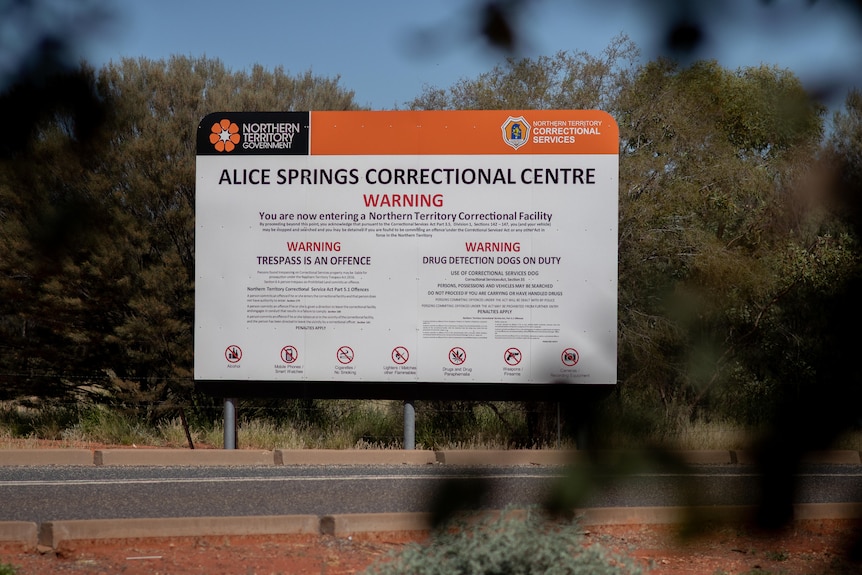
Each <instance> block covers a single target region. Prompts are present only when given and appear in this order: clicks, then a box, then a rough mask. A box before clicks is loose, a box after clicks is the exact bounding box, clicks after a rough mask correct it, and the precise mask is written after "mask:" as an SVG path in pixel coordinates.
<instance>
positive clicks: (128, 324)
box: [0, 57, 356, 415]
mask: <svg viewBox="0 0 862 575" xmlns="http://www.w3.org/2000/svg"><path fill="white" fill-rule="evenodd" d="M89 78H90V80H89V84H88V85H89V86H90V89H91V90H92V92H93V94H95V95H97V97H98V98H99V99H100V100H101V101H103V102H106V103H108V104H109V106H106V108H105V109H106V110H107V114H106V117H105V118H104V119H103V122H102V126H101V129H100V130H99V131H98V133H97V134H96V135H95V137H93V138H91V139H88V140H87V142H86V144H83V143H81V142H80V141H79V139H78V138H76V134H75V132H74V130H72V129H70V126H72V124H71V123H70V120H69V118H68V117H67V116H63V115H58V114H55V115H52V116H49V117H47V118H46V119H45V120H44V121H43V122H42V123H41V124H40V125H39V132H38V133H39V137H38V138H37V139H36V140H35V141H34V142H33V146H32V149H29V150H27V152H26V153H24V154H20V155H18V156H16V157H15V158H14V161H8V162H3V163H2V164H0V172H2V173H3V175H4V178H3V184H2V185H0V232H2V233H0V241H2V242H3V244H2V247H3V248H4V249H5V250H6V253H8V254H10V255H9V257H7V258H4V259H3V260H2V261H0V301H2V304H0V306H2V307H0V318H2V319H0V329H2V330H3V333H4V336H5V338H4V341H5V342H6V345H7V351H8V353H6V354H4V355H3V358H2V360H0V361H3V362H4V363H5V365H4V367H5V369H4V370H3V371H4V373H5V374H7V375H4V376H3V379H4V381H3V383H4V386H3V394H4V396H5V397H20V396H21V395H25V394H37V392H38V395H41V396H42V397H45V398H47V397H67V396H68V394H69V393H77V392H81V391H82V390H87V391H92V392H96V393H98V394H102V395H104V394H108V396H109V397H110V398H111V401H114V402H118V403H122V404H128V405H132V406H138V405H139V404H141V403H143V404H144V405H147V404H152V405H165V404H166V403H165V402H168V404H169V403H170V402H169V401H168V400H170V398H172V397H180V398H184V399H187V398H188V394H189V392H190V390H191V388H192V379H193V374H192V363H193V362H192V353H193V350H192V342H193V317H194V297H193V293H194V199H195V198H194V192H195V182H194V162H195V154H196V151H195V144H194V142H195V135H196V129H197V125H198V122H199V121H200V119H201V118H203V116H205V115H206V114H208V113H210V112H212V111H215V110H237V111H243V110H264V109H274V110H279V109H295V108H297V109H311V108H314V109H352V108H356V105H355V104H354V102H353V92H351V91H348V90H345V89H343V88H341V87H340V86H339V85H338V79H337V78H335V79H328V78H318V77H315V76H313V75H312V74H311V73H310V72H306V73H304V74H300V75H298V76H296V77H291V76H288V75H286V74H285V73H284V71H283V70H282V69H280V68H279V69H277V70H275V71H273V72H269V71H266V70H264V69H263V68H261V67H260V66H256V67H254V68H253V69H252V70H251V72H250V73H245V72H239V73H233V72H230V71H228V70H227V69H225V67H224V66H223V65H222V64H221V62H219V61H218V60H208V59H204V58H201V59H191V58H184V57H177V58H171V59H170V60H169V61H167V62H165V61H158V62H154V61H149V60H146V59H139V60H131V59H128V60H123V61H122V62H120V63H118V64H111V65H109V66H107V67H106V68H104V69H103V70H101V71H100V72H99V73H98V75H96V74H95V73H94V72H92V71H90V72H89ZM69 150H72V153H70V152H69ZM24 366H26V367H24ZM37 384H38V386H37ZM154 415H156V414H154Z"/></svg>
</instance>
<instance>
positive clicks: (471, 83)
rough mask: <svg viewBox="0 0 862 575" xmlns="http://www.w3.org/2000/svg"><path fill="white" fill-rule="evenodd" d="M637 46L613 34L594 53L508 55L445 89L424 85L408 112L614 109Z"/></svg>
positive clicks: (621, 36)
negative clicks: (489, 68) (609, 40)
mask: <svg viewBox="0 0 862 575" xmlns="http://www.w3.org/2000/svg"><path fill="white" fill-rule="evenodd" d="M638 55H639V53H638V49H637V47H636V46H635V45H634V43H633V42H632V41H631V40H629V38H628V37H626V36H624V35H620V36H617V37H616V38H614V39H613V40H612V41H611V43H610V44H609V45H608V47H607V48H605V49H604V50H603V51H602V53H601V54H600V55H599V56H598V57H597V56H593V55H590V54H588V53H586V52H577V53H570V52H558V53H557V54H555V55H554V56H553V57H551V56H541V57H539V58H537V59H535V60H533V59H531V58H514V57H510V58H507V59H506V61H505V63H504V64H499V65H497V66H495V67H494V68H493V69H492V70H491V71H490V72H485V73H484V74H480V75H479V76H478V77H477V78H475V79H466V78H465V79H461V80H459V81H458V82H456V83H455V85H454V86H451V87H450V88H448V89H444V88H437V87H433V86H425V87H424V89H423V92H422V94H421V95H419V96H418V97H417V98H415V99H414V100H412V101H411V102H409V103H408V107H409V108H410V109H411V110H517V109H523V110H528V109H538V110H566V109H604V110H609V111H610V110H613V109H614V107H615V99H616V98H617V97H618V95H619V93H620V91H621V90H622V89H623V87H624V86H625V85H626V84H627V83H628V82H630V81H631V78H632V75H633V72H634V69H635V62H636V60H637V58H638Z"/></svg>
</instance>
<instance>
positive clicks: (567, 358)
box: [224, 345, 580, 367]
mask: <svg viewBox="0 0 862 575" xmlns="http://www.w3.org/2000/svg"><path fill="white" fill-rule="evenodd" d="M280 355H281V360H282V361H283V362H284V363H288V364H289V363H293V362H295V361H296V360H297V359H298V358H299V351H297V349H296V348H295V347H293V346H292V345H286V346H284V347H283V348H281V354H280ZM224 357H225V359H226V360H228V362H229V363H238V362H239V360H241V359H242V349H241V348H240V347H239V346H238V345H229V346H228V347H227V349H225V352H224ZM335 357H336V359H337V360H338V362H339V363H341V364H343V365H347V364H349V363H352V362H353V358H354V357H356V356H355V354H354V352H353V348H351V347H350V346H349V345H342V346H341V347H339V348H338V351H337V352H336V354H335ZM409 358H410V352H409V351H408V350H407V348H406V347H404V346H401V345H399V346H398V347H396V348H395V349H393V350H392V361H394V362H395V363H397V364H398V365H403V364H405V363H407V360H408V359H409ZM522 358H523V355H522V354H521V350H519V349H518V348H517V347H510V348H509V349H507V350H506V352H505V353H504V354H503V360H504V361H505V362H506V364H507V365H511V366H515V365H518V364H519V363H521V359H522ZM560 359H561V361H562V362H563V365H566V366H569V367H571V366H573V365H575V364H577V363H578V361H580V355H579V354H578V351H577V350H576V349H575V348H573V347H567V348H566V349H564V350H563V353H562V355H561V356H560ZM466 361H467V352H466V351H465V350H464V348H463V347H453V348H452V349H450V350H449V362H450V363H451V364H452V365H462V364H463V363H464V362H466Z"/></svg>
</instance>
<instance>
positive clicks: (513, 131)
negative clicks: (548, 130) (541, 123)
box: [500, 116, 530, 150]
mask: <svg viewBox="0 0 862 575" xmlns="http://www.w3.org/2000/svg"><path fill="white" fill-rule="evenodd" d="M500 128H501V129H502V130H503V141H504V142H506V143H507V144H509V145H510V146H512V147H513V148H514V149H516V150H517V149H518V148H520V147H521V146H523V145H524V144H526V143H527V142H528V141H529V140H530V124H528V123H527V120H525V119H524V116H518V117H517V118H513V117H512V116H509V118H508V119H507V120H506V121H505V122H503V125H502V126H500Z"/></svg>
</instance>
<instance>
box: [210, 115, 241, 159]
mask: <svg viewBox="0 0 862 575" xmlns="http://www.w3.org/2000/svg"><path fill="white" fill-rule="evenodd" d="M210 144H212V145H213V146H215V149H216V151H219V152H232V151H233V149H234V148H236V145H237V144H239V126H237V125H236V124H235V123H233V122H231V121H230V120H222V121H221V122H217V123H215V124H213V127H212V134H210Z"/></svg>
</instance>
